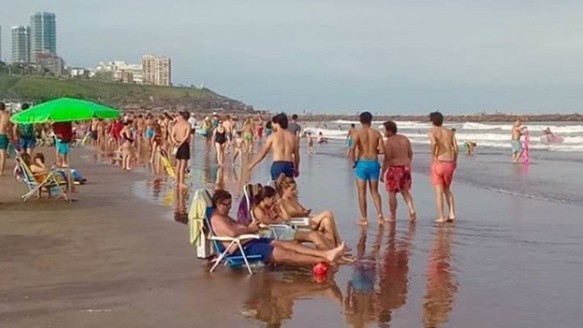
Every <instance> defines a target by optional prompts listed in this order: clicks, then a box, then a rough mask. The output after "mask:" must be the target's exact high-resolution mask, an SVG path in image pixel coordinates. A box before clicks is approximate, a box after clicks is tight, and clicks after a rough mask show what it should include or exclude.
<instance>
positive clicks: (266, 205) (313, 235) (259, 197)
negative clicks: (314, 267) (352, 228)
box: [252, 186, 337, 249]
mask: <svg viewBox="0 0 583 328" xmlns="http://www.w3.org/2000/svg"><path fill="white" fill-rule="evenodd" d="M275 196H276V192H275V189H273V188H271V187H269V186H264V187H261V188H259V190H258V192H257V194H256V195H254V198H253V199H254V200H255V206H253V209H252V211H253V217H254V218H255V220H256V221H258V223H262V224H264V225H270V224H285V223H286V220H285V219H283V218H281V217H280V215H278V213H277V212H276V211H275V208H276V206H275V205H276V203H275ZM278 230H281V229H278ZM277 234H278V237H279V238H278V239H280V240H295V241H297V242H311V243H313V244H314V245H315V246H316V248H317V249H331V248H332V247H335V246H337V245H332V244H331V243H330V242H329V241H328V240H327V239H326V238H325V237H324V236H323V235H322V234H321V233H320V232H318V231H313V230H312V231H300V230H295V229H292V228H291V227H290V228H289V229H285V230H283V231H281V232H280V231H278V233H277ZM269 237H275V236H269Z"/></svg>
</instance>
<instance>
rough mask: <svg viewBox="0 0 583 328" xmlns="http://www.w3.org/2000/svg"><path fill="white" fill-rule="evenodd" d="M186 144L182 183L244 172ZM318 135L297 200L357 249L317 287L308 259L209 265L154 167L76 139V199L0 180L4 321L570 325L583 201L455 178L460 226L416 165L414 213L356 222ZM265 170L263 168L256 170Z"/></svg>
mask: <svg viewBox="0 0 583 328" xmlns="http://www.w3.org/2000/svg"><path fill="white" fill-rule="evenodd" d="M195 147H196V151H195V159H194V160H193V161H192V169H193V173H192V175H193V188H199V187H201V186H209V187H210V186H211V185H213V184H214V182H215V180H216V174H217V173H222V174H223V175H224V178H225V182H226V185H227V186H228V187H229V188H236V187H235V186H237V185H240V184H241V183H243V182H244V181H240V180H241V178H242V177H244V175H243V174H242V173H243V171H241V170H240V169H239V168H235V169H232V168H230V167H229V168H227V169H224V170H222V171H221V170H218V172H217V170H216V164H213V163H214V160H212V156H208V155H207V156H205V155H204V154H205V149H204V146H202V145H200V144H197V145H196V146H195ZM326 147H327V148H324V147H322V148H318V150H317V151H319V152H320V153H319V154H316V155H315V156H313V157H308V156H304V157H303V159H302V172H301V177H300V179H299V190H300V197H301V199H302V200H303V201H304V202H305V203H306V205H308V206H309V207H311V208H313V209H314V210H315V211H318V210H323V209H327V208H330V209H333V210H334V212H335V213H336V218H337V221H338V224H339V227H340V230H341V234H342V235H343V237H344V238H345V240H346V242H347V243H348V244H349V245H350V246H351V247H352V248H353V250H354V253H355V255H357V256H359V261H358V262H357V263H356V264H355V265H353V266H343V267H341V268H340V269H339V271H338V272H337V273H336V274H335V275H333V277H330V278H329V279H328V280H327V281H326V282H324V283H321V284H319V283H316V282H314V281H313V279H312V277H311V274H310V272H309V271H308V270H294V271H289V270H284V271H275V272H272V271H267V270H263V271H260V272H259V273H258V274H256V275H255V276H252V277H248V276H247V275H246V274H245V273H244V272H240V271H234V270H230V269H228V268H220V269H219V270H218V272H216V273H214V274H208V273H207V272H206V271H207V270H208V266H207V265H206V263H205V262H204V261H200V260H197V259H196V258H195V254H194V251H193V249H192V246H190V245H189V244H188V243H187V229H186V227H185V226H184V225H183V224H179V223H176V222H175V221H174V220H173V218H172V215H171V214H172V212H174V210H175V205H174V204H170V205H169V206H162V205H160V204H161V203H163V199H162V198H163V197H162V196H161V195H160V191H157V192H156V191H154V190H152V188H151V187H147V183H146V182H147V181H148V180H151V179H152V178H151V175H150V174H145V173H140V172H139V170H138V171H137V172H132V173H127V172H122V171H121V170H120V169H118V168H116V167H113V166H108V165H103V164H100V163H93V162H91V161H87V160H85V159H82V158H80V157H81V156H88V157H89V158H90V156H89V154H90V152H89V151H87V150H77V149H76V150H75V152H74V154H75V159H74V163H79V167H82V168H83V169H82V173H83V174H84V175H86V176H87V178H88V179H89V180H90V183H89V184H88V185H86V186H82V187H81V188H80V193H79V194H78V195H76V198H78V201H77V202H74V203H71V204H67V203H64V202H62V201H55V200H50V201H49V200H32V201H30V202H28V203H26V204H21V203H20V202H19V200H18V195H19V194H20V193H21V191H23V190H24V186H23V185H20V184H17V183H16V182H14V181H13V179H12V178H7V177H2V178H0V186H2V188H1V191H0V202H2V204H1V205H0V259H1V260H0V326H2V327H102V326H106V325H107V326H111V327H154V326H156V327H159V326H168V327H185V326H189V327H199V326H200V327H202V326H209V325H210V326H215V325H217V326H220V327H231V326H250V327H256V326H265V325H266V324H269V325H271V326H277V325H279V324H282V325H284V326H286V327H316V326H317V327H344V326H353V327H365V326H378V325H380V324H384V325H386V324H389V323H390V325H391V326H398V327H423V326H426V327H429V326H438V327H442V326H443V327H549V326H556V327H580V323H581V322H583V311H581V310H582V308H581V304H582V303H581V296H580V291H581V289H582V287H583V281H582V280H581V279H580V278H579V276H580V272H581V269H583V259H582V257H581V255H580V254H582V251H583V243H582V242H581V238H580V234H581V231H582V228H583V223H581V220H580V217H581V214H580V213H581V207H580V206H578V205H567V204H560V203H556V202H547V201H542V200H536V199H530V198H525V197H522V196H516V195H509V194H505V193H500V192H497V191H495V190H488V189H484V188H480V187H479V186H474V185H471V184H468V183H459V184H457V185H456V186H455V194H456V195H457V201H458V208H459V211H458V217H459V222H457V223H455V224H453V225H438V224H435V223H434V222H433V220H434V219H435V209H434V204H433V193H432V190H431V187H430V185H429V183H428V181H429V180H428V179H429V178H428V177H427V176H426V175H425V174H424V172H423V170H416V171H415V173H414V190H413V196H414V197H415V202H416V206H417V208H418V213H419V214H418V222H417V223H416V224H415V225H410V224H408V223H407V221H406V213H405V211H403V209H404V206H403V204H401V208H400V212H399V216H398V222H397V223H396V224H395V225H388V224H387V225H385V226H384V227H383V228H381V229H379V228H378V227H376V226H375V225H371V227H369V228H368V229H365V230H361V229H360V228H359V227H357V226H356V225H355V224H354V222H355V221H356V219H357V218H358V212H357V206H356V205H357V204H356V200H355V195H356V192H355V190H354V182H353V176H352V171H351V169H350V168H349V167H348V164H347V163H346V161H345V159H343V158H342V156H341V155H340V154H341V153H342V152H341V149H340V147H341V146H339V145H335V144H331V145H329V146H326ZM417 160H419V161H421V160H423V159H422V157H421V158H420V159H417ZM465 165H473V163H472V162H470V161H462V162H461V163H460V166H461V168H460V169H461V170H466V171H467V170H469V167H465ZM504 168H505V170H506V166H504ZM507 170H508V172H510V173H509V174H511V172H512V170H513V169H512V168H507ZM267 176H268V166H267V165H261V166H259V167H258V168H257V169H256V170H255V171H254V173H253V177H252V178H251V179H252V181H259V182H262V181H264V180H266V178H265V177H267ZM166 191H167V190H165V189H163V190H162V191H161V193H162V194H163V193H165V192H166ZM156 195H157V196H156ZM136 196H137V197H136ZM383 196H384V197H383V202H384V203H385V207H386V196H385V194H384V193H383ZM370 209H371V210H372V209H373V208H372V206H371V207H370ZM369 218H370V219H371V222H374V221H373V218H374V215H373V212H370V214H369Z"/></svg>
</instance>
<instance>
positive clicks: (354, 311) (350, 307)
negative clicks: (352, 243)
mask: <svg viewBox="0 0 583 328" xmlns="http://www.w3.org/2000/svg"><path fill="white" fill-rule="evenodd" d="M414 232H415V225H414V224H410V225H409V228H408V230H407V232H406V234H405V236H404V237H403V238H402V239H399V238H397V229H396V224H395V223H392V224H390V225H389V232H388V234H389V239H388V241H387V248H386V250H385V253H384V255H383V256H382V259H379V254H380V251H381V245H382V239H383V234H384V233H385V232H384V230H383V229H379V230H378V232H377V234H376V237H375V240H374V243H373V245H372V247H371V251H370V252H369V253H368V254H367V253H366V238H367V230H366V229H363V230H361V234H360V238H359V240H358V244H357V256H358V261H357V262H356V263H355V264H354V269H353V274H352V279H351V280H350V281H349V282H348V287H347V296H346V300H345V302H344V303H345V315H346V321H347V322H348V323H349V324H350V325H351V326H353V327H366V326H367V325H369V324H371V323H378V324H379V325H381V326H384V325H386V324H388V323H389V322H390V321H391V316H392V313H393V312H394V311H395V310H397V309H399V308H400V307H402V306H404V305H405V304H406V302H407V292H408V287H409V276H408V275H409V257H410V255H411V246H412V239H413V235H414ZM380 261H382V262H380ZM377 268H378V269H377ZM377 271H378V275H377Z"/></svg>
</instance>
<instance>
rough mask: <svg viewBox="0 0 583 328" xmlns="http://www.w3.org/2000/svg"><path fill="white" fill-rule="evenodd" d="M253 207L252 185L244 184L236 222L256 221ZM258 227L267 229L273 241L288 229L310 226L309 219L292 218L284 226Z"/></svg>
mask: <svg viewBox="0 0 583 328" xmlns="http://www.w3.org/2000/svg"><path fill="white" fill-rule="evenodd" d="M253 206H255V201H254V200H253V185H252V184H246V185H245V186H243V198H242V199H241V202H240V204H239V210H238V213H237V214H238V215H237V220H238V221H239V222H240V223H242V224H246V223H245V222H248V223H250V222H252V221H257V219H256V218H255V215H254V214H253ZM248 223H247V224H248ZM259 226H260V227H261V228H266V229H269V231H270V232H271V235H272V236H273V237H274V238H275V239H279V238H281V236H282V235H284V234H287V232H288V231H289V230H290V229H293V230H297V229H304V228H309V226H310V219H309V218H293V219H292V220H290V221H288V222H287V223H286V224H269V225H267V224H262V223H260V224H259Z"/></svg>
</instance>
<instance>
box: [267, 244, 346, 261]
mask: <svg viewBox="0 0 583 328" xmlns="http://www.w3.org/2000/svg"><path fill="white" fill-rule="evenodd" d="M271 245H272V246H273V247H274V249H273V254H272V257H273V261H274V262H275V263H284V264H292V265H313V264H316V263H319V262H322V261H326V262H328V263H331V264H333V263H335V262H336V261H337V260H338V259H339V258H340V257H341V256H342V255H343V254H344V250H345V246H344V244H340V245H339V246H338V247H335V248H333V249H329V250H317V249H313V248H309V247H306V246H303V245H300V244H297V243H295V242H289V241H283V240H274V241H272V242H271Z"/></svg>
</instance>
